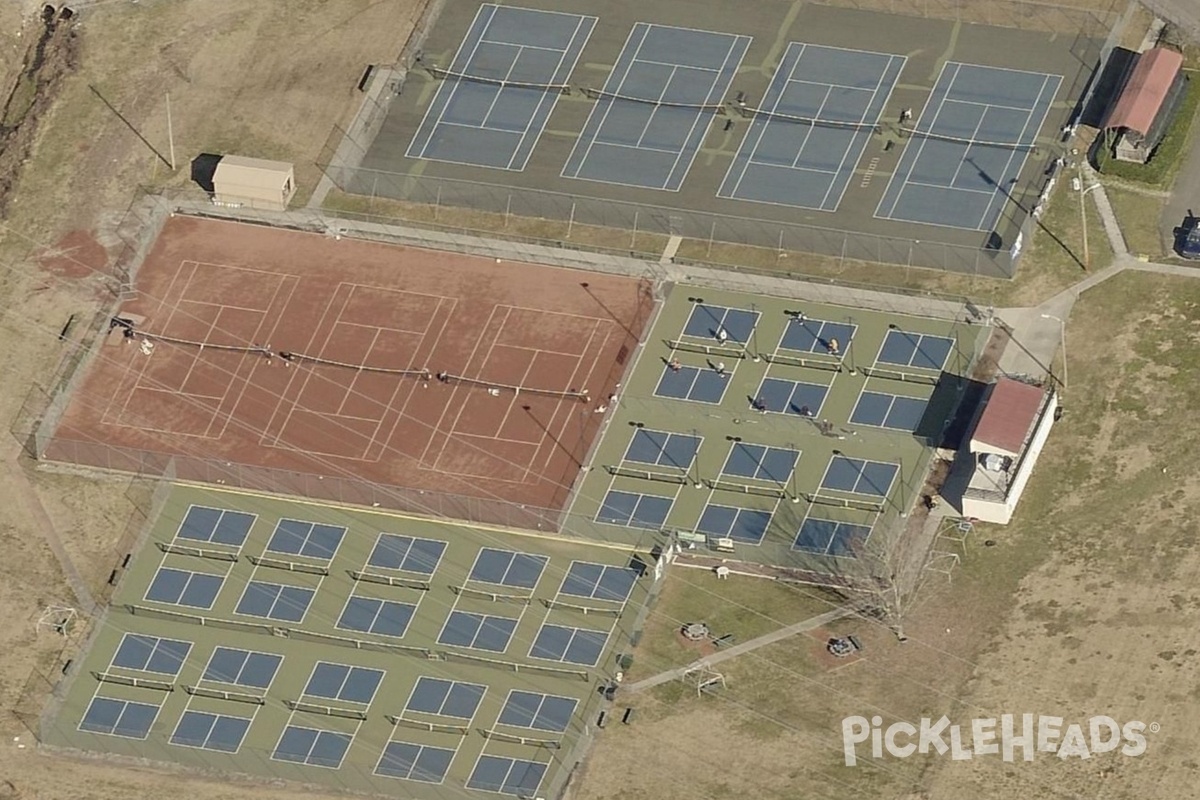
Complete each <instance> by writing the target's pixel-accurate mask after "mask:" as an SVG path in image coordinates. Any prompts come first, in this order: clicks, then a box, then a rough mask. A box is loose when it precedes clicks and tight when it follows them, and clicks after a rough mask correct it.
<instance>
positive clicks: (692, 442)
mask: <svg viewBox="0 0 1200 800" xmlns="http://www.w3.org/2000/svg"><path fill="white" fill-rule="evenodd" d="M701 441H703V439H702V438H701V437H700V436H690V435H688V434H685V433H667V432H665V431H652V430H650V429H648V428H638V429H637V430H635V431H634V432H633V438H632V439H631V440H630V441H629V448H628V449H627V450H626V451H625V460H626V461H634V462H636V463H638V464H651V465H653V466H659V467H671V468H674V469H681V470H686V469H688V468H690V467H691V466H692V460H693V459H694V458H695V457H696V452H697V451H698V450H699V449H700V442H701Z"/></svg>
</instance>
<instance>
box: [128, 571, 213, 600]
mask: <svg viewBox="0 0 1200 800" xmlns="http://www.w3.org/2000/svg"><path fill="white" fill-rule="evenodd" d="M224 583H225V576H224V575H213V574H211V573H207V572H193V571H191V570H186V569H174V568H172V567H159V570H158V572H156V573H155V574H154V579H153V580H152V581H151V582H150V588H148V589H147V590H146V595H145V599H146V600H153V601H154V602H156V603H166V604H168V605H176V606H187V607H189V608H203V609H209V608H212V607H213V603H214V602H216V599H217V594H218V593H219V592H220V591H221V586H222V585H223V584H224Z"/></svg>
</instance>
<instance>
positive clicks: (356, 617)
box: [337, 594, 417, 639]
mask: <svg viewBox="0 0 1200 800" xmlns="http://www.w3.org/2000/svg"><path fill="white" fill-rule="evenodd" d="M416 613H417V605H416V603H401V602H399V601H396V600H380V599H378V598H375V597H363V596H360V595H354V594H352V595H350V597H349V598H347V600H346V605H345V607H344V608H343V609H342V615H341V616H340V617H338V622H337V627H339V628H341V629H342V630H346V631H358V632H359V633H374V634H376V635H379V636H393V637H395V638H397V639H399V638H401V637H403V636H404V634H405V633H407V632H408V624H409V623H410V622H412V618H413V615H414V614H416Z"/></svg>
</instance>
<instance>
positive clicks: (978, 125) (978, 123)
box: [942, 105, 1029, 194]
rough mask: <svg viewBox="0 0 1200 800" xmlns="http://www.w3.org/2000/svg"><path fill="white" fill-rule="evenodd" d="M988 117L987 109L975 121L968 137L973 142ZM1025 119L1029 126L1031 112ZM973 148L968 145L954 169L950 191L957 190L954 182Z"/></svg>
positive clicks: (948, 186) (949, 184) (992, 192)
mask: <svg viewBox="0 0 1200 800" xmlns="http://www.w3.org/2000/svg"><path fill="white" fill-rule="evenodd" d="M942 107H943V108H945V105H943V106H942ZM986 117H987V109H986V108H985V109H984V110H983V111H982V112H981V113H980V114H979V119H977V120H976V121H975V130H973V131H971V135H970V136H969V137H968V138H969V139H970V140H971V141H972V142H974V141H975V140H976V139H977V138H978V136H979V129H980V128H982V127H983V120H984V119H985V118H986ZM1025 119H1026V124H1028V121H1029V112H1028V111H1027V112H1025ZM1022 130H1024V127H1022ZM972 147H974V145H973V144H968V145H967V149H966V150H964V151H963V154H962V157H961V158H959V160H958V166H957V167H955V168H954V175H953V176H951V178H950V182H949V183H948V184H946V188H948V189H953V188H955V186H954V182H955V181H957V180H958V174H959V173H960V172H962V168H963V165H964V164H966V163H967V156H969V155H970V154H971V148H972ZM1008 160H1009V162H1011V161H1012V153H1009V156H1008ZM1007 172H1008V170H1007V168H1006V169H1005V171H1004V173H1001V177H1003V175H1004V174H1005V173H1007ZM995 192H996V190H995V189H993V190H992V191H991V192H988V194H995Z"/></svg>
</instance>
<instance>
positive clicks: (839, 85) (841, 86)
mask: <svg viewBox="0 0 1200 800" xmlns="http://www.w3.org/2000/svg"><path fill="white" fill-rule="evenodd" d="M888 66H890V64H889V65H888ZM788 83H803V84H807V85H808V86H820V87H822V88H825V87H828V88H831V89H848V90H850V91H853V92H869V93H870V94H872V95H874V94H875V93H876V92H877V91H879V85H878V84H876V86H875V88H874V89H868V88H867V87H865V86H849V85H847V84H844V83H828V82H826V81H810V80H807V79H805V78H788Z"/></svg>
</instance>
